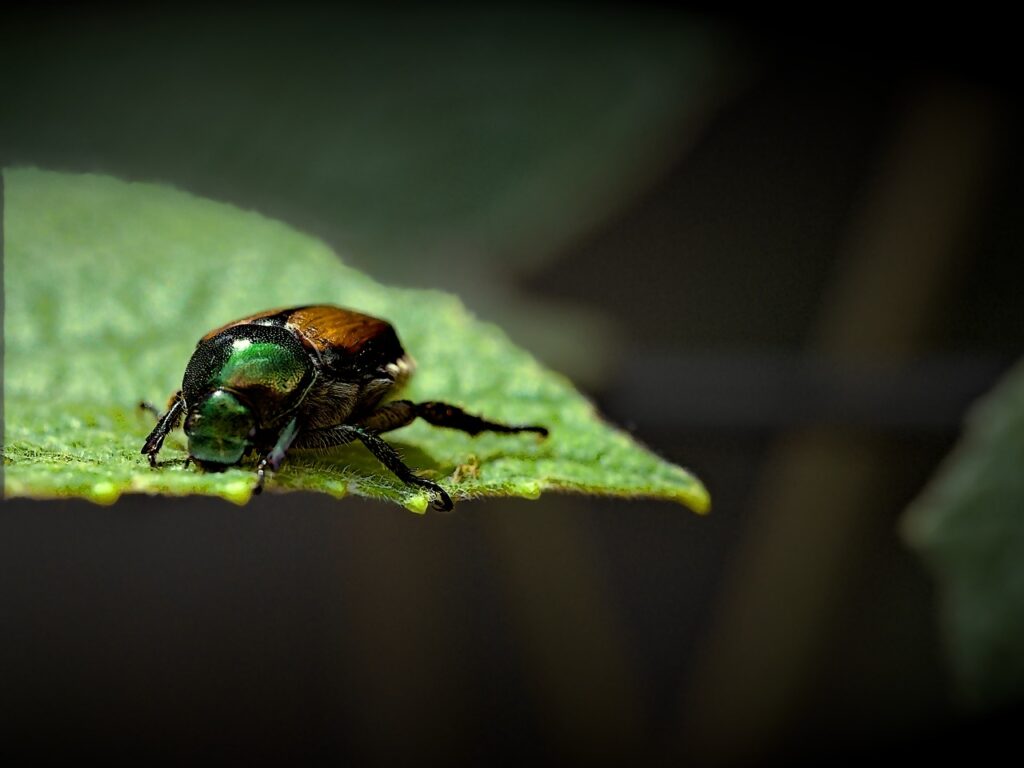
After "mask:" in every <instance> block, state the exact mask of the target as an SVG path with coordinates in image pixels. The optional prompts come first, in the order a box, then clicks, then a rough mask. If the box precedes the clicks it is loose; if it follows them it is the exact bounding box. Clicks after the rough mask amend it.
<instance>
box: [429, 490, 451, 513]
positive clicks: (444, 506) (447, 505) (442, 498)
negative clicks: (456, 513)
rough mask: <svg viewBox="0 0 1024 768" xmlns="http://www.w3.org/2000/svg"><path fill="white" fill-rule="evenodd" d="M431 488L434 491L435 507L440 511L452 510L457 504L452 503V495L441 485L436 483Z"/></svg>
mask: <svg viewBox="0 0 1024 768" xmlns="http://www.w3.org/2000/svg"><path fill="white" fill-rule="evenodd" d="M431 490H433V491H434V494H435V497H434V503H433V507H434V509H436V510H437V511H438V512H451V511H452V508H453V507H454V506H455V505H454V504H452V497H451V496H449V495H448V493H447V492H446V491H445V490H444V488H442V487H441V486H439V485H435V486H434V487H433V488H432V489H431Z"/></svg>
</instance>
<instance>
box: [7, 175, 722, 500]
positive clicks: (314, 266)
mask: <svg viewBox="0 0 1024 768" xmlns="http://www.w3.org/2000/svg"><path fill="white" fill-rule="evenodd" d="M5 182H6V184H5V186H6V206H5V218H4V229H5V255H6V258H5V265H4V280H5V285H6V289H7V293H6V296H7V303H6V307H5V318H4V320H5V328H6V335H5V349H4V354H5V360H4V362H5V379H4V403H5V410H6V425H5V426H6V434H5V444H4V462H5V470H6V471H5V490H6V493H7V494H8V495H13V496H41V497H51V496H84V497H86V498H90V499H93V500H96V501H113V500H115V499H116V498H117V497H118V496H119V495H120V494H121V493H123V492H131V491H135V492H139V491H141V492H150V493H154V492H160V493H173V494H188V493H209V494H214V495H219V496H223V497H225V498H229V499H232V500H234V501H243V502H244V501H246V500H248V498H249V496H250V494H251V490H252V486H253V475H252V471H251V470H245V469H241V468H238V469H234V470H231V471H228V472H224V473H219V474H205V473H202V472H198V471H196V470H195V469H187V468H183V467H177V468H170V467H165V468H163V469H161V470H160V471H153V470H151V469H150V468H149V467H148V465H147V464H146V462H145V461H144V460H143V457H142V456H141V455H140V453H139V449H140V446H141V445H142V442H143V440H144V438H145V436H146V434H147V433H148V432H149V430H150V428H151V427H152V424H151V423H149V422H148V421H147V420H145V419H144V418H142V416H141V414H139V413H138V412H137V409H136V404H137V403H138V401H139V399H140V398H146V399H150V400H153V401H160V400H161V399H162V398H164V397H166V396H167V394H168V393H169V392H172V391H174V390H175V389H177V388H178V386H179V382H180V380H181V375H182V372H183V371H184V366H185V363H186V362H187V361H188V358H189V357H190V355H191V350H192V349H193V347H194V344H195V342H196V339H198V338H199V337H200V336H202V335H203V334H204V333H205V332H206V331H207V330H209V329H210V328H212V327H216V326H217V325H220V324H222V323H224V322H226V321H229V320H232V319H234V318H237V317H242V316H245V315H248V314H252V313H253V312H256V311H260V310H262V309H266V308H270V307H277V306H295V305H302V304H321V303H323V304H326V303H333V304H340V305H343V306H351V307H353V308H357V309H360V310H363V311H366V312H368V313H371V314H373V315H377V316H382V317H386V318H388V319H389V320H391V321H392V322H393V323H394V324H395V326H396V328H397V329H398V331H399V334H400V336H401V337H402V338H403V340H404V343H405V345H406V348H407V349H408V350H409V351H411V352H412V353H413V355H414V357H416V358H417V360H418V362H419V372H418V373H417V375H416V376H415V377H414V378H413V383H412V385H411V386H410V388H409V391H408V395H409V397H410V398H412V399H415V400H448V401H451V402H454V403H457V404H460V405H463V406H465V407H466V408H467V409H469V410H471V411H475V412H479V413H484V414H487V415H488V416H490V417H491V418H494V419H497V420H499V421H505V422H521V423H532V424H543V425H545V426H547V427H549V428H550V429H551V432H552V434H551V437H550V438H549V439H548V440H545V441H538V440H537V439H536V438H535V437H534V436H523V435H517V436H503V435H495V434H485V435H480V436H478V437H476V438H471V437H469V436H468V435H465V434H462V433H458V432H455V431H454V430H439V429H436V428H431V427H429V426H427V425H425V424H419V423H418V424H414V425H411V426H410V427H408V428H407V429H404V430H403V431H402V432H400V433H399V436H397V438H396V440H397V442H398V444H399V445H400V446H401V447H402V448H403V452H404V453H405V454H406V458H407V460H408V461H409V462H411V464H412V465H413V466H414V467H416V468H420V469H425V470H427V471H428V473H429V475H430V476H431V477H432V478H433V479H435V480H436V481H438V482H440V483H441V484H442V485H444V486H445V487H446V489H448V490H449V492H450V493H451V494H452V495H453V496H454V497H455V498H469V497H474V496H495V495H501V496H505V495H511V496H525V497H531V498H533V497H537V496H539V495H540V493H541V492H542V491H543V490H546V489H553V490H559V489H561V490H577V491H587V492H593V493H605V494H612V495H622V496H654V497H660V498H666V499H674V500H677V501H680V502H682V503H684V504H687V505H688V506H690V507H691V508H693V509H695V510H697V511H701V512H703V511H705V510H706V509H707V507H708V504H709V501H708V497H707V493H706V492H705V491H704V489H703V487H702V486H701V485H700V483H699V482H698V481H697V480H696V479H695V478H693V477H692V476H691V475H689V474H688V473H687V472H685V471H684V470H682V469H680V468H678V467H675V466H673V465H671V464H669V463H667V462H665V461H662V460H661V459H659V458H657V457H656V456H654V455H653V454H651V453H649V452H648V451H646V450H644V449H642V448H641V447H639V446H638V445H637V444H636V443H635V442H634V441H633V440H631V439H630V438H629V437H628V436H627V435H626V434H624V433H622V432H619V431H617V430H615V429H614V428H612V427H610V426H609V425H607V424H605V423H604V422H602V421H601V419H600V418H599V417H598V416H597V415H596V413H595V412H594V409H593V407H592V406H591V405H590V403H589V402H587V401H586V400H585V399H584V398H583V397H581V396H580V395H578V394H577V393H576V392H575V391H574V390H573V388H572V386H571V385H570V384H569V382H568V381H566V380H565V379H564V378H563V377H561V376H560V375H557V374H553V373H549V372H546V371H544V370H543V369H542V368H541V367H540V366H539V365H538V364H537V363H536V362H535V361H534V360H533V359H532V358H531V357H530V356H529V355H528V354H526V353H525V352H522V351H520V350H518V349H516V348H515V347H514V346H512V344H511V343H510V342H509V341H508V340H507V338H506V337H505V336H504V334H503V333H502V332H501V331H500V330H498V329H497V328H496V327H494V326H489V325H484V324H481V323H479V322H477V321H475V320H474V319H473V318H472V317H471V316H470V315H469V314H468V313H467V312H466V311H465V309H463V307H462V305H461V304H460V303H459V302H458V300H457V299H455V298H454V297H451V296H448V295H445V294H443V293H440V292H435V291H422V290H411V289H388V288H384V287H382V286H381V285H380V284H378V283H376V282H374V281H373V280H371V279H370V278H368V277H366V276H364V275H362V274H360V273H358V272H356V271H355V270H353V269H350V268H347V267H345V266H343V265H342V264H341V263H340V262H339V261H338V259H337V257H336V256H335V255H334V254H333V253H331V251H330V250H329V249H328V248H326V247H325V246H324V245H322V244H321V243H319V242H318V241H316V240H313V239H311V238H308V237H306V236H303V235H301V234H299V233H297V232H295V231H293V230H291V229H289V228H288V227H286V226H284V225H282V224H279V223H277V222H274V221H270V220H267V219H264V218H262V217H261V216H259V215H257V214H254V213H249V212H244V211H239V210H236V209H233V208H231V207H230V206H227V205H224V204H220V203H213V202H209V201H205V200H201V199H197V198H194V197H192V196H190V195H187V194H185V193H182V192H178V191H176V190H172V189H168V188H165V187H159V186H154V185H147V184H138V183H136V184H128V183H124V182H120V181H117V180H114V179H111V178H108V177H101V176H94V175H66V174H57V173H48V172H42V171H35V170H17V171H10V172H6V173H5ZM405 441H409V442H408V444H406V442H405ZM168 447H169V448H170V450H165V452H164V454H165V458H166V457H174V456H175V455H177V456H178V457H180V458H184V456H185V454H184V452H183V451H182V450H181V445H180V441H179V442H178V445H177V446H176V447H177V448H178V450H177V451H175V450H174V448H175V445H174V441H172V442H171V445H170V446H168ZM271 487H273V488H275V489H276V488H280V487H284V488H293V489H306V490H321V491H325V492H327V493H331V494H333V495H336V496H344V495H346V494H347V493H348V492H350V491H351V492H355V493H359V494H362V495H366V496H371V497H377V498H386V499H393V500H395V501H398V502H400V503H402V504H404V505H405V506H407V507H409V508H410V509H412V510H414V511H417V512H422V511H424V510H425V508H426V505H427V497H426V495H425V494H423V493H422V492H421V491H418V490H415V489H412V488H409V487H407V486H405V485H403V484H402V483H401V482H400V481H398V480H397V478H394V477H392V476H391V475H390V474H389V473H388V472H386V471H385V470H383V468H382V467H380V466H377V465H376V464H375V461H374V460H373V459H372V458H371V457H370V456H369V455H368V454H366V452H365V451H360V450H358V449H356V450H352V449H350V448H346V449H340V450H337V451H334V452H331V453H330V454H322V455H317V456H314V457H312V458H298V457H297V455H296V457H295V458H293V459H292V461H290V462H289V464H288V467H287V469H286V470H285V471H283V472H282V473H280V474H279V475H278V476H277V477H276V478H275V480H274V482H273V483H272V486H271Z"/></svg>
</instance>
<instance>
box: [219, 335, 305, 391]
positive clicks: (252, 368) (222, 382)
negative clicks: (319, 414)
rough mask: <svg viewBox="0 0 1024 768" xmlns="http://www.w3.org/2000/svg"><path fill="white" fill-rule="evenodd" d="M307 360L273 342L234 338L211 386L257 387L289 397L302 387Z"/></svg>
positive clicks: (232, 387) (244, 388)
mask: <svg viewBox="0 0 1024 768" xmlns="http://www.w3.org/2000/svg"><path fill="white" fill-rule="evenodd" d="M308 366H309V363H308V357H307V356H306V355H303V356H302V358H299V357H297V356H296V354H295V350H294V349H289V348H286V347H282V346H281V345H280V344H275V343H260V342H253V341H250V340H248V339H236V340H235V341H234V342H233V343H232V345H231V353H230V355H229V356H228V359H227V360H226V361H225V362H224V365H223V366H222V367H221V369H220V371H219V373H218V374H217V375H216V377H215V378H214V380H213V381H212V382H211V383H216V385H217V386H220V387H227V388H229V389H237V390H241V391H245V390H249V389H253V388H258V389H266V390H270V391H271V392H274V393H278V394H281V395H288V394H290V393H292V392H294V391H295V390H296V388H297V387H299V386H300V385H301V384H302V380H303V378H304V377H305V376H306V369H307V368H308Z"/></svg>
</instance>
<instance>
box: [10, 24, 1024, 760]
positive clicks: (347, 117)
mask: <svg viewBox="0 0 1024 768" xmlns="http://www.w3.org/2000/svg"><path fill="white" fill-rule="evenodd" d="M5 26H6V32H7V34H6V35H5V38H6V41H5V44H4V46H3V48H2V50H0V109H2V112H0V160H2V161H3V164H4V165H5V166H13V165H37V166H40V167H44V168H50V169H55V170H67V171H95V172H102V173H108V174H112V175H116V176H119V177H122V178H129V179H142V180H147V181H161V182H165V183H168V184H171V185H174V186H177V187H179V188H182V189H186V190H188V191H190V192H193V193H195V194H198V195H202V196H205V197H210V198H214V199H218V200H224V201H228V202H231V203H234V204H236V205H238V206H241V207H244V208H248V209H255V210H258V211H260V212H262V213H264V214H266V215H268V216H272V217H275V218H279V219H282V220H284V221H286V222H289V223H291V224H292V225H293V226H295V227H297V228H300V229H302V230H305V231H308V232H311V233H313V234H315V235H317V236H319V237H321V238H323V239H324V240H325V241H326V242H328V243H329V244H330V245H331V246H332V247H333V248H334V249H335V250H336V251H337V252H338V253H339V255H340V256H341V257H342V258H343V259H344V260H345V261H346V262H347V263H349V264H352V265H354V266H356V267H359V268H360V269H362V270H364V271H366V272H367V273H369V274H371V275H373V276H375V277H377V278H378V279H380V280H381V281H384V282H388V283H392V284H398V285H408V286H419V287H436V288H440V289H444V290H448V291H452V292H455V293H458V294H459V295H460V296H461V297H462V299H463V300H464V301H465V302H466V304H467V305H468V306H470V307H471V308H473V309H474V310H475V311H476V312H477V314H479V315H480V316H481V317H483V318H485V319H488V320H492V321H495V322H497V323H499V324H500V325H502V326H503V327H505V328H506V329H507V330H508V332H509V333H510V334H511V335H512V336H513V338H514V339H515V340H516V341H517V342H518V343H519V344H520V345H521V346H523V347H525V348H527V349H530V350H531V351H533V352H534V353H535V354H536V355H537V356H538V357H540V358H541V359H542V360H544V361H545V362H546V363H547V364H548V365H549V366H550V367H552V368H554V369H557V370H559V371H562V372H563V373H565V374H567V375H568V376H570V377H571V378H572V379H573V380H574V381H576V382H577V383H578V385H579V386H580V388H581V389H582V390H583V391H585V392H586V393H587V394H588V395H589V396H590V397H592V398H593V399H594V400H595V401H596V402H597V404H598V405H599V407H600V408H601V410H602V411H603V412H604V413H605V414H607V416H608V418H609V419H610V420H612V421H614V422H616V423H618V424H621V425H624V426H625V427H626V428H628V429H629V430H630V431H632V432H633V433H634V434H635V435H636V437H637V438H638V439H640V440H642V441H643V442H645V443H646V444H648V445H650V446H651V447H652V448H654V449H655V450H656V451H657V452H659V453H660V454H661V455H663V456H665V457H666V458H668V459H670V460H673V461H676V462H678V463H681V464H684V465H686V466H688V467H690V468H691V469H693V470H694V471H695V472H696V473H697V474H698V476H700V477H701V478H702V479H703V480H704V482H705V483H706V484H707V486H708V487H709V489H710V490H711V493H712V497H713V501H714V509H713V512H712V514H711V515H710V516H709V517H706V518H700V517H697V516H695V515H693V514H691V513H689V512H687V511H685V510H683V509H681V508H677V507H675V506H671V505H669V504H666V503H653V502H644V501H633V502H629V501H620V500H609V499H595V498H585V497H572V496H551V495H549V496H545V497H543V498H542V499H540V500H539V501H534V502H528V501H520V500H501V501H496V500H495V501H480V502H474V503H463V504H460V505H459V507H458V509H457V511H456V513H455V514H453V515H450V516H441V515H427V516H425V517H419V516H416V515H412V514H410V513H408V512H407V511H405V510H404V509H401V508H398V507H393V506H387V505H383V504H376V503H371V502H367V501H362V500H359V499H351V500H346V501H345V502H343V503H338V502H336V501H334V500H332V499H329V498H326V497H321V496H316V495H311V494H309V495H306V494H293V495H288V496H281V497H277V496H274V495H273V494H270V495H265V496H264V497H262V498H259V499H256V500H255V501H254V502H253V503H251V504H249V505H248V506H247V507H245V508H237V507H234V506H231V505H229V504H227V503H223V502H219V501H215V500H210V499H190V500H176V499H165V498H146V497H141V498H128V499H124V500H122V501H121V502H119V503H118V504H116V505H115V506H113V507H110V508H101V507H97V506H93V505H90V504H88V503H85V502H78V501H68V502H45V503H43V502H29V501H23V500H18V501H9V502H4V505H3V511H2V513H0V732H2V739H0V744H2V745H3V746H2V747H0V749H12V750H14V749H24V748H30V749H32V750H34V751H35V754H37V755H43V754H46V753H48V752H56V751H62V752H63V751H69V752H74V753H76V754H84V753H85V752H88V751H99V752H102V753H104V754H107V755H110V756H115V757H116V756H122V755H135V754H138V753H140V752H142V753H152V752H154V751H155V752H159V753H161V754H165V755H180V756H186V757H189V756H200V755H201V756H225V757H227V756H238V755H240V754H243V753H244V754H249V755H253V756H258V757H262V758H265V759H275V758H283V757H285V756H289V755H295V754H298V753H303V754H314V755H317V756H319V757H322V758H325V759H343V758H348V759H353V760H357V761H360V762H365V763H389V762H393V761H397V760H403V761H406V760H408V761H412V760H416V761H418V762H423V761H429V762H441V761H444V762H446V763H456V762H472V763H478V764H479V763H503V762H513V761H515V762H521V761H523V760H541V759H544V758H555V759H559V760H562V761H586V762H590V763H604V762H607V763H618V762H625V761H627V760H628V761H630V762H633V763H640V764H658V763H676V762H682V761H685V762H687V763H689V764H695V765H703V764H707V765H753V764H762V763H765V762H775V761H787V762H791V761H807V762H810V761H813V760H818V759H821V758H823V757H830V758H835V757H851V758H854V759H861V758H864V757H867V756H869V755H874V754H877V753H881V752H882V751H885V752H886V753H890V752H896V753H899V754H905V755H906V756H922V755H925V754H927V755H938V754H939V753H942V754H948V753H949V752H950V750H956V749H961V750H963V754H964V755H966V754H972V755H975V754H977V747H978V744H984V745H991V744H993V743H994V742H995V743H998V742H999V741H1001V740H1004V739H1005V740H1006V741H1007V742H1008V740H1009V737H1010V735H1011V734H1012V728H1011V724H1012V723H1014V722H1017V719H1016V716H1017V715H1019V711H1018V710H1015V709H1014V702H1013V701H1012V700H1011V701H1010V702H1009V704H1008V705H1005V706H1004V707H1003V708H1000V709H996V710H976V709H975V710H970V709H967V708H965V707H964V705H963V702H962V701H961V700H960V698H959V697H958V695H957V692H956V688H955V686H954V684H953V680H952V676H951V673H950V671H949V666H948V663H947V661H946V658H945V653H944V651H945V648H944V641H943V637H942V633H941V631H940V625H939V621H938V607H939V595H938V593H937V590H936V587H935V585H934V583H933V581H932V579H931V576H930V575H929V572H928V571H927V570H926V569H925V567H924V566H923V564H922V563H921V561H920V560H919V559H918V557H917V556H916V555H915V554H914V553H912V552H911V551H910V550H909V549H908V548H907V546H906V545H905V543H904V542H903V541H902V539H901V537H900V532H899V525H900V519H901V515H902V513H903V511H904V510H905V508H906V507H907V505H908V504H909V503H910V502H911V501H912V500H913V499H914V498H915V496H916V495H917V494H918V493H919V492H920V491H921V489H922V487H923V486H924V485H925V483H926V482H927V480H928V479H929V478H930V477H931V476H932V475H933V473H934V472H935V470H936V467H937V466H938V464H939V462H940V460H941V459H942V458H943V457H944V456H945V455H946V454H947V453H948V452H949V450H950V449H951V447H952V446H953V444H954V442H955V440H956V438H957V436H958V434H959V431H960V426H961V421H962V418H963V415H964V412H965V410H966V408H967V407H968V406H969V404H970V403H971V402H973V401H974V400H975V399H976V398H977V397H979V396H981V395H982V394H984V393H985V392H987V391H988V390H989V389H990V388H991V387H992V386H993V384H994V383H995V382H996V381H997V380H998V378H999V377H1000V375H1001V374H1002V373H1003V372H1005V371H1006V370H1007V369H1008V368H1009V366H1010V365H1011V364H1012V363H1013V362H1014V360H1015V358H1016V356H1017V355H1018V354H1019V352H1020V338H1021V334H1020V329H1021V325H1022V320H1024V303H1022V302H1020V301H1019V300H1018V296H1019V286H1020V285H1021V284H1022V282H1024V263H1022V261H1021V259H1019V258H1017V250H1018V248H1019V243H1021V242H1022V241H1024V231H1022V223H1021V221H1022V220H1021V217H1020V215H1019V214H1020V210H1021V203H1022V197H1024V189H1022V186H1021V179H1022V178H1024V175H1022V173H1021V172H1022V170H1024V168H1022V160H1024V158H1022V152H1021V150H1022V147H1024V143H1022V141H1021V139H1022V131H1021V128H1022V125H1021V120H1020V117H1021V115H1020V101H1019V98H1018V89H1019V82H1018V78H1016V77H1015V75H1014V73H1013V70H1012V68H1011V67H1010V64H1011V62H1012V57H1011V52H1012V50H1013V44H1012V43H1013V41H1012V40H1011V39H1010V32H1009V27H1006V28H1005V29H1004V28H1001V27H1000V26H999V25H998V24H995V23H994V22H993V21H992V20H991V19H986V21H981V20H973V19H970V18H968V19H964V18H957V19H942V18H921V17H918V18H914V19H903V18H897V17H894V16H892V14H891V13H887V14H883V13H867V12H865V14H864V15H863V16H860V17H855V18H846V19H842V20H841V22H840V21H837V20H824V19H823V20H818V19H814V18H810V17H806V16H797V15H796V14H790V15H787V14H786V13H784V12H781V11H779V12H773V13H772V14H770V15H769V14H768V13H767V12H765V13H764V14H761V15H753V16H724V15H721V14H714V13H709V12H707V11H705V10H703V9H691V10H689V11H686V12H683V11H678V10H669V9H666V8H663V7H661V6H656V5H638V6H637V5H629V6H626V5H615V4H605V5H600V6H596V7H590V6H583V5H579V6H575V5H562V6H557V5H556V6H553V7H551V6H544V7H540V6H511V5H509V6H490V7H473V6H470V7H447V6H442V7H434V6H432V7H430V8H429V9H428V8H426V7H424V8H419V7H412V6H409V7H402V6H395V7H390V8H388V9H387V10H380V11H367V10H364V9H356V8H346V7H329V6H321V5H310V6H301V5H299V6H295V7H290V8H289V9H287V10H284V9H279V8H276V7H274V6H265V7H259V8H255V9H249V10H243V9H241V8H239V9H237V10H228V9H226V8H225V9H214V10H210V9H206V10H203V11H201V12H200V11H199V10H197V9H189V8H183V9H179V10H177V11H175V12H174V13H157V12H152V11H147V12H143V11H141V10H139V11H134V10H125V9H117V10H116V11H115V10H113V9H102V8H101V9H97V8H91V9H85V8H79V7H75V6H61V5H51V4H47V5H45V6H42V7H31V8H22V9H21V10H19V11H17V12H14V13H13V14H12V15H10V17H9V18H8V20H7V23H6V25H5ZM284 266H285V267H286V265H284ZM172 268H173V265H168V269H169V270H170V269H172ZM968 750H970V751H969V752H968Z"/></svg>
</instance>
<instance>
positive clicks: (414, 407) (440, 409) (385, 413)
mask: <svg viewBox="0 0 1024 768" xmlns="http://www.w3.org/2000/svg"><path fill="white" fill-rule="evenodd" d="M417 417H418V418H421V419H423V420H424V421H425V422H427V423H428V424H433V425H434V426H435V427H446V428H447V429H457V430H459V431H461V432H466V433H468V434H470V435H478V434H480V433H481V432H503V433H506V434H511V433H515V432H536V433H537V434H539V435H540V436H541V437H547V435H548V430H547V428H546V427H537V426H525V425H524V426H520V425H513V424H500V423H498V422H496V421H488V420H487V419H484V418H481V417H480V416H474V415H473V414H471V413H466V412H465V411H464V410H462V409H461V408H459V407H458V406H455V405H449V404H448V403H438V402H427V403H413V402H411V401H410V400H394V401H392V402H390V403H387V404H385V405H383V406H381V407H380V408H378V409H377V410H376V411H374V412H373V413H371V414H370V415H369V416H367V417H366V418H364V419H362V420H361V421H360V422H359V426H361V427H366V428H367V429H372V430H373V431H375V432H390V431H391V430H392V429H398V428H400V427H404V426H406V425H407V424H411V423H412V422H413V421H414V420H415V419H416V418H417Z"/></svg>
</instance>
